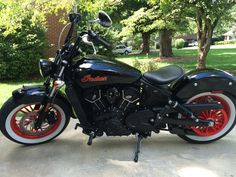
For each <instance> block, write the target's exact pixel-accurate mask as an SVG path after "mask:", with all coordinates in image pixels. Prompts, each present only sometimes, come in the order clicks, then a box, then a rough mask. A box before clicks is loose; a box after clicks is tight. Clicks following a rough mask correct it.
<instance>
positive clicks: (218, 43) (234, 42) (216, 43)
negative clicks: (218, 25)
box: [215, 41, 236, 45]
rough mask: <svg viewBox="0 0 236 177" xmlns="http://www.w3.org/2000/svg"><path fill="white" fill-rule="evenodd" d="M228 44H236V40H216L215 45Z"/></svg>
mask: <svg viewBox="0 0 236 177" xmlns="http://www.w3.org/2000/svg"><path fill="white" fill-rule="evenodd" d="M227 44H236V41H219V42H215V45H227Z"/></svg>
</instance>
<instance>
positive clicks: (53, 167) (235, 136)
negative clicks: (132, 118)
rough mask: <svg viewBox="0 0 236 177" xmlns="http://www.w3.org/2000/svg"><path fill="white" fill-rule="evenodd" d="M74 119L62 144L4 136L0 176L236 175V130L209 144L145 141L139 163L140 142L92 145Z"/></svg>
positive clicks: (162, 137) (164, 137) (108, 140)
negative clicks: (14, 140)
mask: <svg viewBox="0 0 236 177" xmlns="http://www.w3.org/2000/svg"><path fill="white" fill-rule="evenodd" d="M74 124H75V121H74V120H73V121H71V123H70V125H69V126H68V128H67V129H66V131H65V132H64V133H63V134H62V135H61V136H60V137H58V138H57V139H56V140H54V141H52V142H50V143H47V144H44V145H39V146H22V145H18V144H15V143H12V142H10V141H8V140H7V139H6V138H5V137H3V135H2V134H1V135H0V177H31V176H34V177H38V176H43V177H80V176H81V177H84V176H86V177H88V176H107V177H115V176H135V177H136V176H138V177H142V176H145V177H146V176H150V177H153V176H158V177H187V176H188V177H205V176H206V177H236V129H235V130H233V131H232V132H231V134H229V135H228V136H226V137H225V138H224V139H222V140H220V141H218V142H216V143H213V144H208V145H193V144H189V143H186V142H185V141H183V140H181V139H179V138H178V137H177V136H174V135H170V134H167V133H161V134H159V135H154V136H153V137H151V138H149V139H147V140H144V141H143V143H142V148H141V154H140V161H139V163H137V164H136V163H134V162H133V161H132V159H133V153H134V148H135V138H134V137H133V136H131V137H122V138H117V137H116V138H112V137H102V138H98V139H95V140H94V143H93V145H92V146H91V147H89V146H87V145H86V143H87V136H85V135H83V134H82V133H81V129H80V130H77V131H75V130H74V129H73V127H74Z"/></svg>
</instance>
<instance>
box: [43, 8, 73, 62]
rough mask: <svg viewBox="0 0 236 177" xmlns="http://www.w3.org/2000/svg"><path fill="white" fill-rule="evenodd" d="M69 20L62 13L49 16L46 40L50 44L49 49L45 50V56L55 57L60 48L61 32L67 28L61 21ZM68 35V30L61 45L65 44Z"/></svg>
mask: <svg viewBox="0 0 236 177" xmlns="http://www.w3.org/2000/svg"><path fill="white" fill-rule="evenodd" d="M62 18H63V19H64V20H67V19H68V17H67V15H63V12H62V11H60V12H58V13H57V15H55V14H52V15H48V16H47V32H46V34H45V36H46V40H47V42H48V45H49V47H48V48H47V49H45V52H44V55H45V57H47V58H49V57H55V54H56V50H57V48H58V38H59V35H60V32H61V30H62V29H63V27H64V26H65V24H63V23H62V22H60V21H61V19H62ZM66 34H67V30H66V31H64V33H63V36H62V39H61V43H63V42H64V40H65V37H66Z"/></svg>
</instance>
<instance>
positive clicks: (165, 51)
mask: <svg viewBox="0 0 236 177" xmlns="http://www.w3.org/2000/svg"><path fill="white" fill-rule="evenodd" d="M171 56H173V52H172V31H171V30H168V29H164V30H161V31H160V57H171Z"/></svg>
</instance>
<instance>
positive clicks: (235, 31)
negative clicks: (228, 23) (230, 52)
mask: <svg viewBox="0 0 236 177" xmlns="http://www.w3.org/2000/svg"><path fill="white" fill-rule="evenodd" d="M223 36H224V40H225V41H234V40H236V27H233V28H232V29H230V30H229V31H228V32H227V33H225V34H223Z"/></svg>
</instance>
